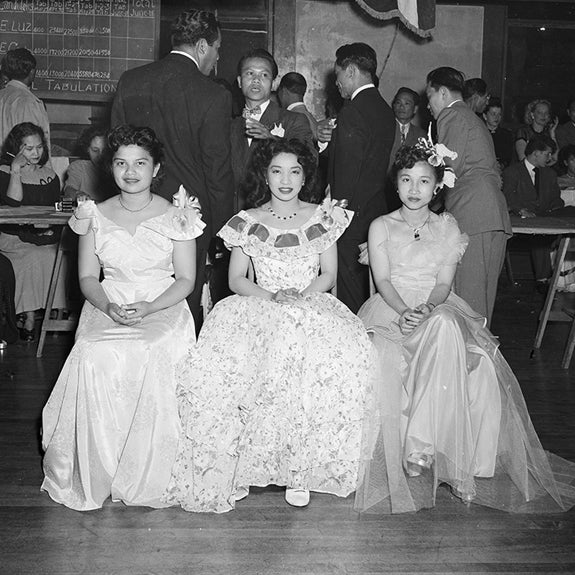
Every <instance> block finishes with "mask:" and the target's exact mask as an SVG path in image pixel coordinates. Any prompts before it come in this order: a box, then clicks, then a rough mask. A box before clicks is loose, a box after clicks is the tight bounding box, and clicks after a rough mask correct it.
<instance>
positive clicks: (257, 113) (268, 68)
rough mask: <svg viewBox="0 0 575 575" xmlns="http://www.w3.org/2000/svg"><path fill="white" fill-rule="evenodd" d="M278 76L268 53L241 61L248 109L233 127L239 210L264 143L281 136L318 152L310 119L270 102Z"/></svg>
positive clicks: (256, 52) (249, 55)
mask: <svg viewBox="0 0 575 575" xmlns="http://www.w3.org/2000/svg"><path fill="white" fill-rule="evenodd" d="M277 75H278V66H277V64H276V61H275V60H274V58H273V56H272V55H271V54H270V53H269V52H268V51H267V50H263V49H261V48H257V49H255V50H252V51H250V52H248V53H247V54H245V55H244V56H242V58H241V59H240V61H239V62H238V79H237V80H238V86H239V87H240V89H241V91H242V93H243V95H244V99H245V102H246V106H245V108H244V112H243V114H242V116H240V117H238V118H234V120H233V122H232V128H231V150H232V168H233V172H234V178H235V184H236V195H237V196H236V208H237V209H242V208H244V207H245V200H246V198H245V196H244V194H243V193H242V190H241V182H242V180H243V178H244V175H245V172H246V168H247V166H248V163H249V160H250V157H251V155H252V153H253V151H254V149H255V148H256V147H257V146H258V144H259V143H260V142H262V141H264V140H268V139H270V138H277V137H283V138H286V139H287V140H291V139H296V140H300V141H301V142H303V143H305V144H307V145H308V146H309V148H310V149H311V150H314V151H315V146H314V143H313V135H312V132H311V129H310V126H309V123H308V121H307V118H306V117H305V116H304V115H302V114H297V113H296V112H290V111H288V110H284V109H283V108H280V106H278V104H276V103H275V102H273V101H272V100H271V99H270V96H271V92H272V85H273V82H274V80H275V79H276V77H277Z"/></svg>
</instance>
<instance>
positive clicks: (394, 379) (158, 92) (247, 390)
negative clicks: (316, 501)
mask: <svg viewBox="0 0 575 575" xmlns="http://www.w3.org/2000/svg"><path fill="white" fill-rule="evenodd" d="M171 39H172V50H171V52H170V53H169V54H167V55H166V56H165V57H164V58H162V59H160V60H158V61H156V62H153V63H151V64H148V65H146V66H142V67H139V68H134V69H131V70H128V71H127V72H125V73H124V74H123V75H122V77H121V78H120V81H119V83H118V87H117V91H116V94H115V97H114V101H113V105H112V108H111V122H110V126H106V128H103V127H102V126H94V127H92V128H90V129H89V130H86V132H85V133H84V134H82V137H81V139H80V142H79V150H80V152H79V156H80V158H79V159H78V160H77V161H75V162H74V163H72V164H71V165H70V167H69V169H68V172H67V176H66V178H65V180H64V181H63V182H60V180H59V178H58V176H57V175H56V173H55V172H54V170H53V169H52V167H51V162H50V141H49V122H48V118H47V115H46V111H45V108H44V106H43V104H42V102H41V101H40V100H39V99H38V98H36V96H35V95H34V94H33V92H32V91H31V86H32V83H33V80H34V74H35V70H36V63H35V60H34V56H33V55H32V54H31V53H30V52H29V51H28V50H26V49H24V48H18V49H16V50H12V51H10V52H9V53H8V54H7V55H6V56H5V58H4V60H3V62H2V73H3V75H4V76H5V77H6V78H7V80H8V82H7V83H6V86H5V87H4V88H3V89H2V90H0V117H1V119H2V124H1V125H0V135H1V137H2V142H3V143H2V155H1V165H0V203H2V204H5V205H8V206H21V205H24V206H25V205H47V206H48V205H53V204H54V203H55V202H57V201H58V199H59V197H60V194H61V193H63V194H64V195H66V196H68V197H69V198H72V199H73V200H74V201H75V202H76V203H77V205H78V207H77V209H76V211H75V213H74V215H73V216H72V218H71V221H70V227H71V228H72V230H73V231H74V232H76V234H77V235H78V236H79V244H78V256H79V258H78V275H79V282H80V289H81V291H82V294H83V296H84V298H85V303H84V306H83V309H82V313H81V316H80V322H79V326H78V330H77V334H76V343H75V345H74V347H73V349H72V351H71V353H70V355H69V357H68V359H67V361H66V364H65V366H64V368H63V370H62V372H61V374H60V377H59V378H58V381H57V382H56V384H55V387H54V390H53V392H52V394H51V396H50V399H49V400H48V403H47V405H46V407H45V409H44V413H43V438H42V442H43V448H44V450H45V457H44V473H45V479H44V482H43V485H42V488H43V489H44V490H45V491H47V492H48V493H49V494H50V496H51V497H52V498H53V499H54V500H55V501H57V502H59V503H62V504H64V505H66V506H68V507H71V508H73V509H77V510H89V509H96V508H99V507H101V506H102V505H103V504H104V501H105V500H106V499H108V498H109V497H111V498H112V499H113V500H119V501H123V502H125V503H126V504H129V505H146V506H151V507H166V506H170V505H181V506H182V507H183V508H184V509H186V510H190V511H199V512H206V511H211V512H224V511H229V510H231V509H233V508H234V507H235V506H236V503H237V502H239V501H241V500H242V499H244V498H245V497H247V496H248V495H249V493H250V488H251V487H253V486H265V485H269V484H275V485H280V486H285V487H286V492H285V499H286V501H287V502H288V503H289V504H290V505H292V506H294V507H304V506H306V505H307V504H308V503H309V501H310V491H311V492H313V491H316V492H323V493H331V494H333V495H337V496H342V497H345V496H347V495H348V494H350V493H352V492H354V491H355V492H356V509H358V510H360V511H365V510H368V509H377V510H380V511H382V512H389V513H394V512H403V511H412V510H417V509H421V508H424V507H429V506H431V505H433V504H434V502H435V497H436V491H437V489H438V488H439V486H440V485H441V484H446V485H448V486H449V488H450V489H451V492H452V493H453V494H454V496H456V497H457V498H459V499H460V500H462V501H464V502H466V503H470V502H475V503H480V504H484V505H487V506H492V507H498V508H501V509H506V510H514V511H535V510H537V511H543V510H545V511H551V510H565V509H568V508H569V507H571V506H572V505H574V504H575V487H574V486H573V481H574V480H575V464H573V463H570V462H567V461H564V460H561V459H560V458H557V457H555V456H553V455H551V454H547V453H546V452H545V451H544V450H543V448H542V447H541V444H540V443H539V440H538V438H537V436H536V434H535V432H534V430H533V428H532V425H531V422H530V419H529V415H528V413H527V410H526V408H525V404H524V401H523V397H522V394H521V390H520V387H519V384H518V382H517V380H516V378H515V376H514V375H513V373H512V371H511V369H510V368H509V366H508V364H507V363H506V361H505V359H504V358H503V356H502V355H501V353H500V352H499V350H498V344H497V342H496V339H495V338H494V337H493V335H492V334H491V332H490V331H489V326H490V323H491V318H492V314H493V308H494V304H495V296H496V291H497V283H498V278H499V275H500V272H501V270H502V267H503V262H504V257H505V251H506V245H507V241H508V239H509V238H510V236H511V233H512V229H511V222H510V214H511V215H514V214H515V215H518V216H520V217H522V218H529V217H535V216H548V215H553V214H559V213H568V212H565V211H563V212H562V211H561V210H565V208H564V205H563V201H562V200H561V197H560V186H570V185H572V183H573V181H575V102H573V103H569V106H568V115H569V121H568V122H567V124H565V125H561V126H558V121H557V117H556V116H554V115H553V113H552V109H551V104H550V103H549V102H548V101H547V100H542V99H540V100H535V101H533V102H531V103H530V104H529V105H528V106H527V108H526V113H525V123H524V125H521V126H520V127H519V128H518V129H517V130H516V131H515V134H513V132H512V131H511V130H509V129H508V128H506V127H503V126H502V125H501V124H502V119H503V109H502V101H501V99H498V98H496V97H492V96H491V95H490V94H489V92H488V87H487V86H486V83H485V82H484V81H483V80H482V79H480V78H472V79H468V80H465V77H464V75H463V74H462V73H461V72H460V71H458V70H456V69H454V68H451V67H445V66H443V67H439V68H436V69H434V70H432V71H430V72H429V74H428V75H427V77H426V78H425V85H426V88H425V94H420V93H418V92H417V90H415V89H413V88H412V87H408V86H401V87H398V89H397V92H396V94H395V96H394V98H393V101H392V102H391V105H389V104H388V103H387V102H386V101H385V99H384V98H383V97H382V95H381V92H380V90H379V88H378V85H379V82H380V79H379V77H378V74H377V72H378V65H377V56H376V52H375V51H374V50H373V48H372V47H371V46H369V45H368V44H365V43H363V42H355V43H350V44H346V45H342V46H340V47H339V48H338V49H337V50H336V52H335V54H334V62H335V63H334V74H335V85H336V86H337V89H338V91H339V95H340V98H341V103H342V105H341V106H340V107H339V108H338V109H333V108H330V109H329V112H328V113H326V117H325V118H316V117H314V115H313V114H312V112H310V110H309V109H308V108H307V106H306V104H305V101H304V99H305V95H306V90H307V81H306V78H305V77H304V76H302V75H301V74H299V73H297V72H295V71H290V72H287V73H285V74H284V75H283V76H282V77H281V80H280V81H279V84H278V87H277V93H274V92H273V88H274V85H275V84H276V82H277V77H278V75H279V70H278V65H277V63H276V61H275V59H274V57H273V55H272V54H270V53H269V52H268V51H267V50H265V49H262V48H257V49H253V50H251V51H249V52H248V53H246V54H244V55H242V56H241V58H239V61H238V64H237V84H238V88H239V90H240V92H241V94H242V97H243V104H244V106H243V110H242V112H241V114H237V116H236V117H232V109H233V106H232V92H231V91H230V90H229V89H228V88H227V87H226V86H224V85H223V84H222V83H218V82H214V81H213V80H212V79H211V78H210V75H211V73H212V71H213V70H214V68H215V66H216V63H217V61H218V58H219V49H220V46H221V44H222V41H224V40H225V39H224V38H222V33H221V29H220V25H219V23H218V21H217V19H216V16H215V15H214V14H213V13H211V12H207V11H202V10H190V11H187V12H184V13H183V14H181V15H180V16H178V18H177V19H176V20H175V22H174V23H173V26H172V36H171ZM421 80H423V79H414V85H417V84H419V83H420V82H421ZM386 81H388V80H387V79H386ZM424 98H425V101H426V102H427V109H428V110H429V112H430V114H431V116H432V118H431V120H432V122H431V124H432V125H431V126H430V127H429V129H426V128H427V126H422V125H420V123H421V119H422V117H423V116H424V114H423V112H424V110H423V106H422V102H423V101H424ZM326 108H327V106H326ZM432 134H433V136H432ZM558 172H559V175H558ZM57 241H58V235H57V234H56V233H55V232H54V231H53V230H52V229H48V230H41V231H38V230H34V229H33V228H32V229H28V228H26V227H18V226H16V227H15V228H14V229H8V228H6V227H3V228H2V231H1V233H0V255H2V256H3V258H2V260H0V264H2V266H10V265H11V267H12V268H13V271H14V277H12V276H11V275H10V274H6V277H7V278H8V279H7V282H8V285H7V287H6V288H2V291H1V292H0V295H2V297H3V298H4V299H3V303H2V306H3V307H0V310H2V309H4V307H5V305H6V301H8V300H7V299H6V298H11V297H13V298H14V302H13V304H14V306H15V309H14V312H15V314H16V315H18V314H20V315H21V316H22V325H21V336H22V338H23V339H25V340H26V341H32V340H33V339H34V319H35V312H36V311H37V310H39V309H41V308H42V307H43V304H44V301H45V298H46V293H47V289H48V287H47V285H48V281H49V272H50V271H51V266H53V261H54V257H55V245H56V243H57ZM546 242H547V243H545V244H544V245H542V244H537V245H535V244H534V245H533V246H532V253H533V256H534V266H535V278H536V279H537V282H538V284H539V285H540V286H542V287H545V285H546V283H547V282H548V281H549V278H550V276H551V265H550V259H549V253H550V249H551V246H550V243H549V240H547V241H546ZM226 248H227V249H229V250H231V255H229V256H227V255H226V254H227V250H226ZM214 254H215V255H214ZM4 256H5V257H4ZM218 257H219V258H220V260H221V261H225V262H226V266H227V268H228V282H229V293H233V294H234V295H230V296H229V297H226V298H223V299H221V301H219V302H218V301H214V299H215V300H217V299H218V298H213V297H212V298H210V297H206V288H205V284H206V279H207V269H206V264H209V263H210V262H212V263H213V261H214V260H215V259H217V258H218ZM3 277H4V274H3ZM370 279H371V280H372V281H370ZM208 292H209V290H208ZM58 293H60V297H59V299H58V296H57V303H56V306H57V307H59V306H65V305H66V303H65V298H64V293H63V291H62V292H58ZM12 294H14V295H13V296H12ZM370 295H371V297H370ZM186 300H187V303H186ZM210 300H211V301H210ZM8 304H10V302H9V301H8ZM213 304H215V306H214V307H213V309H211V308H212V306H213ZM8 307H9V305H8ZM190 312H191V313H190ZM5 315H6V317H7V318H9V317H12V316H13V315H14V314H12V315H10V313H6V314H5ZM7 325H8V324H7ZM6 333H8V330H6ZM10 333H11V334H12V335H11V336H10V337H11V338H12V339H14V337H13V330H12V331H11V332H10ZM196 336H197V337H198V339H197V341H196ZM437 342H441V345H440V346H438V343H437ZM518 478H521V479H520V480H519V479H518Z"/></svg>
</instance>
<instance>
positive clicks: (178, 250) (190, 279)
mask: <svg viewBox="0 0 575 575" xmlns="http://www.w3.org/2000/svg"><path fill="white" fill-rule="evenodd" d="M172 243H173V246H174V249H173V252H172V263H173V266H174V277H175V278H176V281H175V282H174V283H173V284H172V285H171V286H170V287H169V288H168V289H166V290H165V291H164V292H162V293H161V294H160V295H159V296H158V297H157V298H156V299H154V300H152V301H150V302H148V301H139V302H134V303H130V304H127V305H126V306H124V307H125V309H127V310H130V316H129V317H130V319H136V320H138V319H141V318H143V317H146V316H147V315H150V314H152V313H155V312H157V311H160V310H163V309H166V308H168V307H171V306H173V305H176V304H177V303H180V302H181V301H182V300H184V299H185V298H186V297H187V296H188V295H189V294H190V293H191V292H192V290H193V289H194V284H195V281H196V240H186V241H174V240H173V241H172ZM132 310H133V311H132Z"/></svg>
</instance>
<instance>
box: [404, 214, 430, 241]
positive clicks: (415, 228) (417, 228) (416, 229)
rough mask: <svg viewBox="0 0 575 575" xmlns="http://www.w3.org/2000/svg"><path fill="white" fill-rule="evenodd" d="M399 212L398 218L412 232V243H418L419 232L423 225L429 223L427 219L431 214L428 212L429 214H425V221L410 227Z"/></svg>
mask: <svg viewBox="0 0 575 575" xmlns="http://www.w3.org/2000/svg"><path fill="white" fill-rule="evenodd" d="M398 211H399V216H400V218H401V219H402V220H403V221H404V222H405V223H406V224H407V225H408V226H409V227H410V228H411V229H412V230H413V239H414V241H416V242H417V241H419V238H420V235H419V232H420V231H421V230H422V229H423V228H424V226H425V224H427V222H429V218H430V217H431V212H429V214H427V217H426V218H425V221H424V222H423V223H422V224H420V225H419V226H412V225H411V224H410V223H409V222H408V221H407V220H406V219H405V218H404V217H403V214H402V213H401V210H398Z"/></svg>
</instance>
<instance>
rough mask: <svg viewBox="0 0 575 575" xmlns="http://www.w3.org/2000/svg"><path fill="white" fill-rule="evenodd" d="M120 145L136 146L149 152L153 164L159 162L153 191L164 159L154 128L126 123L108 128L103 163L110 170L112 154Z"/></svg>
mask: <svg viewBox="0 0 575 575" xmlns="http://www.w3.org/2000/svg"><path fill="white" fill-rule="evenodd" d="M122 146H138V147H140V148H142V149H144V150H146V152H148V154H150V156H151V157H152V161H153V162H154V165H156V164H160V170H159V171H158V173H157V175H156V177H155V178H154V181H153V182H152V191H154V190H155V189H156V187H157V186H158V183H159V182H160V180H161V179H162V177H163V173H164V172H163V167H162V162H163V160H164V146H163V145H162V142H160V140H158V138H157V137H156V133H155V132H154V130H152V128H147V127H144V128H137V127H135V126H129V125H127V124H124V125H122V126H117V127H115V128H114V129H112V130H110V132H109V133H108V150H107V152H106V155H107V161H106V162H105V165H106V166H108V167H109V170H110V172H111V171H112V162H113V160H114V155H115V154H116V152H117V151H118V150H119V149H120V148H121V147H122Z"/></svg>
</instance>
